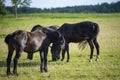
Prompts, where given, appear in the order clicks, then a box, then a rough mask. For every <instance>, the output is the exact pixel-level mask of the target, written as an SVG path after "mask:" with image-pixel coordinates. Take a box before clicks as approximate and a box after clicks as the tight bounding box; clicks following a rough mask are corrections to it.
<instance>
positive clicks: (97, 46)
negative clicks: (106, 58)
mask: <svg viewBox="0 0 120 80" xmlns="http://www.w3.org/2000/svg"><path fill="white" fill-rule="evenodd" d="M93 43H94V45H95V47H96V50H97V56H96V61H98V59H99V44H98V42H97V39H96V38H95V39H94V40H93Z"/></svg>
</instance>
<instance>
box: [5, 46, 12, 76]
mask: <svg viewBox="0 0 120 80" xmlns="http://www.w3.org/2000/svg"><path fill="white" fill-rule="evenodd" d="M8 50H9V51H8V56H7V71H6V73H7V75H12V73H11V71H10V64H11V58H12V55H13V52H14V49H13V47H10V46H9V47H8Z"/></svg>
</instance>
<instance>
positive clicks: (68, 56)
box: [67, 45, 70, 62]
mask: <svg viewBox="0 0 120 80" xmlns="http://www.w3.org/2000/svg"><path fill="white" fill-rule="evenodd" d="M69 59H70V55H69V45H67V62H69Z"/></svg>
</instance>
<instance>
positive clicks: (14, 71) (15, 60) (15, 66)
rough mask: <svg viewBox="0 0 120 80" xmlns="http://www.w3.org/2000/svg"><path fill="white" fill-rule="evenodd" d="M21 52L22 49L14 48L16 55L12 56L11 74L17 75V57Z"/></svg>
mask: <svg viewBox="0 0 120 80" xmlns="http://www.w3.org/2000/svg"><path fill="white" fill-rule="evenodd" d="M21 53H22V49H18V50H16V55H15V57H14V68H13V74H14V75H16V76H18V73H17V64H18V59H19V57H20V56H21Z"/></svg>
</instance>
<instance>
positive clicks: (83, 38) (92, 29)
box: [51, 21, 99, 62]
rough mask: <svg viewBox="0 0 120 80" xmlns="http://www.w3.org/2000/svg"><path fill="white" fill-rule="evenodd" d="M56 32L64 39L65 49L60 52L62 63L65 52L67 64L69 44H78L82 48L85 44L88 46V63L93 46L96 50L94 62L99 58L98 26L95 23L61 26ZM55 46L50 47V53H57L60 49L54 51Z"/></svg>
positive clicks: (86, 22) (91, 55) (87, 22)
mask: <svg viewBox="0 0 120 80" xmlns="http://www.w3.org/2000/svg"><path fill="white" fill-rule="evenodd" d="M58 31H59V32H60V33H61V35H62V36H63V37H64V38H65V48H64V49H63V51H62V59H61V60H62V61H63V60H64V56H65V52H67V62H69V59H70V55H69V43H71V42H72V43H79V45H80V46H82V47H83V48H84V47H85V45H86V43H88V44H89V46H90V49H91V53H90V60H89V61H90V62H91V61H92V57H93V51H94V46H95V47H96V50H97V56H96V61H97V60H98V58H99V44H98V41H97V36H98V33H99V26H98V24H97V23H94V22H90V21H85V22H80V23H75V24H68V23H65V24H63V25H62V26H61V27H60V28H59V29H58ZM55 47H56V44H53V45H52V49H51V52H53V53H54V52H55V51H59V50H60V49H58V50H56V49H54V48H55ZM58 53H59V54H58V56H59V55H60V52H58Z"/></svg>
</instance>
